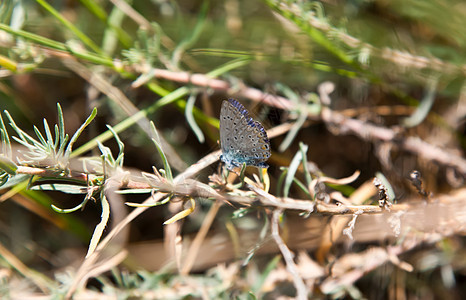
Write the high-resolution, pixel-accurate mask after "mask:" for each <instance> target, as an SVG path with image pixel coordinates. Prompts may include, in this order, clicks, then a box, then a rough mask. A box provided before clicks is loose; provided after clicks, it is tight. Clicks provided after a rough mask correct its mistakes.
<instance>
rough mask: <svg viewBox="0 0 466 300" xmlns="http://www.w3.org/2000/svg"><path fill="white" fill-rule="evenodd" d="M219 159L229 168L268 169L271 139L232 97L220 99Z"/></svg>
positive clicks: (260, 125)
mask: <svg viewBox="0 0 466 300" xmlns="http://www.w3.org/2000/svg"><path fill="white" fill-rule="evenodd" d="M220 145H221V148H222V153H223V154H222V155H221V156H220V159H221V160H222V161H223V162H224V163H225V165H226V167H227V169H228V170H230V171H232V170H233V169H234V168H235V167H241V166H242V165H243V163H245V164H246V165H249V166H255V167H259V168H267V167H268V165H267V164H266V163H265V162H266V161H267V159H268V158H269V157H270V155H271V153H270V141H269V139H268V138H267V133H266V132H265V129H264V127H263V126H262V124H261V123H259V122H257V121H254V120H253V119H252V118H251V117H250V116H249V113H248V111H247V110H246V109H245V108H244V106H243V105H241V104H240V103H239V102H238V101H236V100H235V99H228V101H226V100H225V101H223V103H222V109H221V111H220Z"/></svg>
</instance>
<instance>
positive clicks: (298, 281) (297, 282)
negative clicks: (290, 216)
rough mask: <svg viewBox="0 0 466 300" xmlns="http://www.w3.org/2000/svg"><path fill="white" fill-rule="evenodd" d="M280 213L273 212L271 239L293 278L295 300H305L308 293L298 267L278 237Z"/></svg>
mask: <svg viewBox="0 0 466 300" xmlns="http://www.w3.org/2000/svg"><path fill="white" fill-rule="evenodd" d="M282 212H283V211H282V210H279V209H276V210H274V212H273V215H272V222H271V226H272V237H273V239H274V240H275V243H276V244H277V246H278V249H280V252H281V253H282V256H283V259H284V260H285V263H286V269H287V270H288V272H290V274H291V276H292V277H293V282H294V286H295V288H296V299H299V300H305V299H307V296H308V293H309V291H308V289H307V287H306V284H305V283H304V280H303V278H301V275H300V274H299V271H298V267H297V266H296V264H295V262H294V260H293V257H294V255H293V253H291V251H290V249H289V248H288V247H287V246H286V244H285V242H283V239H282V238H281V236H280V229H279V225H278V222H279V219H280V216H281V214H282Z"/></svg>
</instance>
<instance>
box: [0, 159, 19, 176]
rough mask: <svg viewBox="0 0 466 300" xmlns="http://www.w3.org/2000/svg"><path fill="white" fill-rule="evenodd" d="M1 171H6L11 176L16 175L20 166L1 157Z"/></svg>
mask: <svg viewBox="0 0 466 300" xmlns="http://www.w3.org/2000/svg"><path fill="white" fill-rule="evenodd" d="M0 169H2V170H4V171H5V172H7V173H8V174H10V175H16V170H18V166H17V165H16V164H15V163H14V162H13V161H12V160H10V159H9V158H8V157H6V156H3V155H0Z"/></svg>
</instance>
